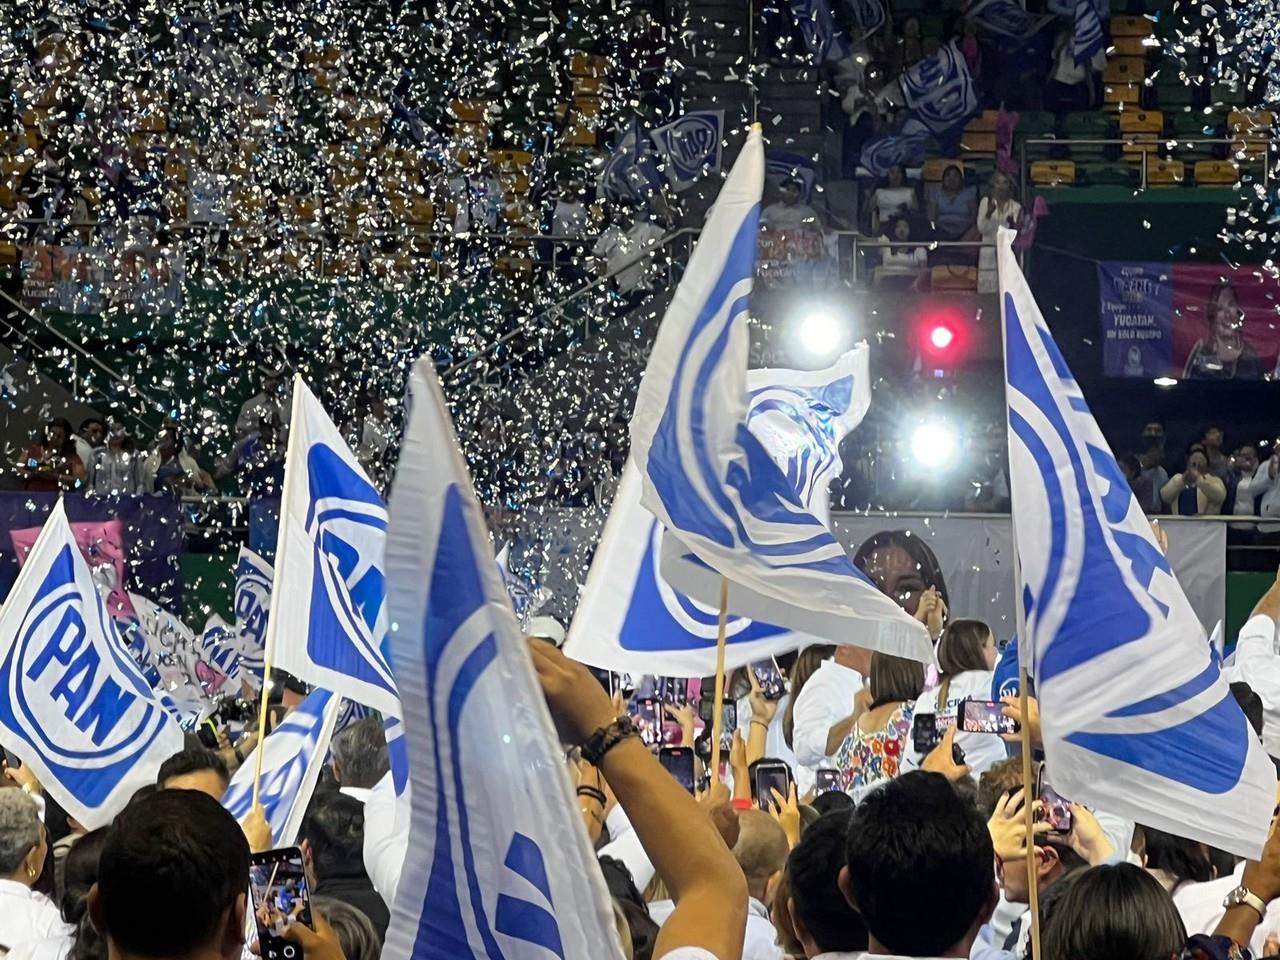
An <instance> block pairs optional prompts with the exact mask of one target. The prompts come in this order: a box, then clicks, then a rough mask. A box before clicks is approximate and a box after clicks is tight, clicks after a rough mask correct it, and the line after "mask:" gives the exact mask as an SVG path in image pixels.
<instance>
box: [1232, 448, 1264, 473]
mask: <svg viewBox="0 0 1280 960" xmlns="http://www.w3.org/2000/svg"><path fill="white" fill-rule="evenodd" d="M1231 467H1232V469H1233V470H1235V472H1236V475H1237V476H1240V477H1252V476H1253V475H1254V474H1255V473H1256V472H1257V470H1258V448H1257V447H1255V446H1254V445H1253V444H1251V443H1246V444H1245V445H1244V446H1243V447H1239V448H1238V449H1237V450H1236V452H1235V453H1233V454H1232V455H1231Z"/></svg>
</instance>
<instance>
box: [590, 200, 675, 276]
mask: <svg viewBox="0 0 1280 960" xmlns="http://www.w3.org/2000/svg"><path fill="white" fill-rule="evenodd" d="M662 237H663V233H662V228H661V227H659V226H658V225H657V224H656V223H654V222H653V221H652V220H649V219H648V218H647V217H644V216H640V217H633V216H632V214H631V213H630V211H627V210H625V209H624V210H623V212H621V213H620V214H619V215H618V218H617V220H616V221H615V222H614V223H612V224H610V225H609V226H608V227H606V228H605V230H604V232H603V233H602V234H600V237H599V239H597V240H596V245H595V247H594V248H593V250H592V253H594V254H595V255H596V256H597V257H601V258H603V260H604V272H605V273H608V274H612V275H613V281H614V283H616V284H617V285H618V290H619V292H621V293H633V292H636V291H640V290H645V289H648V286H649V279H648V278H649V276H650V274H651V273H652V269H651V267H652V263H653V258H652V254H650V255H648V256H646V255H645V251H646V250H650V249H651V248H653V247H656V246H657V244H658V242H659V241H660V240H661V239H662Z"/></svg>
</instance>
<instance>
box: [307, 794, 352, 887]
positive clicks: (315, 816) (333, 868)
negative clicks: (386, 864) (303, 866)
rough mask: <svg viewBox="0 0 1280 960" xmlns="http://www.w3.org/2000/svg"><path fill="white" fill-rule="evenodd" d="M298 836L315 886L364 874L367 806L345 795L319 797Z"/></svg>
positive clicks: (312, 805) (308, 813)
mask: <svg viewBox="0 0 1280 960" xmlns="http://www.w3.org/2000/svg"><path fill="white" fill-rule="evenodd" d="M299 836H301V838H302V840H303V841H304V843H305V847H304V850H303V853H304V855H305V856H306V858H307V860H308V862H309V863H310V864H311V868H312V869H313V870H314V871H315V875H316V882H318V883H323V882H324V881H325V880H326V879H328V878H330V877H350V876H361V875H362V874H363V873H364V853H363V851H364V804H363V803H361V802H360V801H359V800H357V799H356V798H355V797H349V796H347V795H346V794H345V793H339V792H338V791H336V790H329V791H326V792H324V793H317V794H316V795H315V796H314V797H313V798H312V800H311V804H310V806H308V807H307V813H306V816H305V817H304V818H303V820H302V827H301V828H300V830H299Z"/></svg>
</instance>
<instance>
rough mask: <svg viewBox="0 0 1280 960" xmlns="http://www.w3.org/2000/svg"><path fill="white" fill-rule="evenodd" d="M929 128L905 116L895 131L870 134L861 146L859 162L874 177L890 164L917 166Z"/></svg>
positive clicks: (882, 174)
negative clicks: (869, 137)
mask: <svg viewBox="0 0 1280 960" xmlns="http://www.w3.org/2000/svg"><path fill="white" fill-rule="evenodd" d="M931 136H932V134H931V133H930V132H929V128H928V127H926V126H925V125H924V124H923V123H921V122H920V121H919V120H917V119H916V118H915V117H907V118H906V120H905V121H904V122H903V124H902V126H901V127H900V128H899V129H898V130H897V131H895V132H892V133H884V134H881V135H880V136H878V137H873V138H872V139H871V140H868V141H867V142H866V143H865V144H863V146H862V155H861V156H860V157H859V158H858V163H859V164H861V166H862V167H863V168H864V169H865V170H866V171H867V173H869V174H871V176H873V177H883V176H886V175H887V174H888V173H889V168H890V167H918V166H919V165H920V164H922V163H924V160H925V155H926V154H927V152H928V144H929V138H930V137H931Z"/></svg>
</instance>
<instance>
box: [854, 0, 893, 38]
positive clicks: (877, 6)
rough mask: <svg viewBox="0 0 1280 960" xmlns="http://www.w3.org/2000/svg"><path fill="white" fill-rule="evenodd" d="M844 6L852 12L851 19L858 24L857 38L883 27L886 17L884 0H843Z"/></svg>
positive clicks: (866, 35)
mask: <svg viewBox="0 0 1280 960" xmlns="http://www.w3.org/2000/svg"><path fill="white" fill-rule="evenodd" d="M844 3H845V6H846V7H848V8H849V12H850V13H851V14H853V21H854V23H856V24H857V25H858V37H857V39H859V40H862V39H865V38H867V37H869V36H871V34H873V33H875V32H876V31H877V30H880V29H882V28H883V27H884V24H885V20H887V19H888V17H887V14H886V13H885V9H884V0H844Z"/></svg>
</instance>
